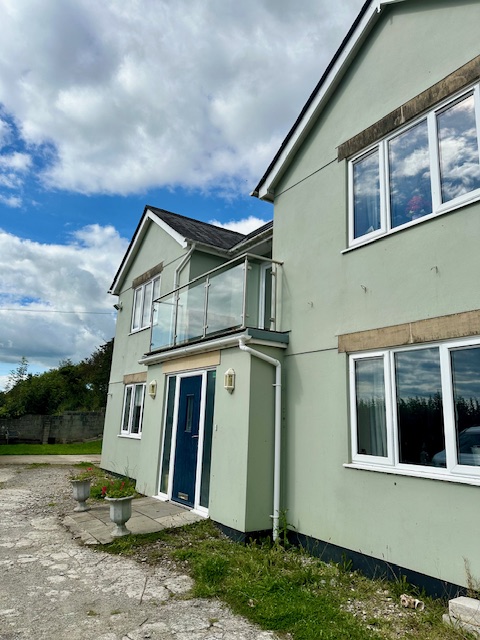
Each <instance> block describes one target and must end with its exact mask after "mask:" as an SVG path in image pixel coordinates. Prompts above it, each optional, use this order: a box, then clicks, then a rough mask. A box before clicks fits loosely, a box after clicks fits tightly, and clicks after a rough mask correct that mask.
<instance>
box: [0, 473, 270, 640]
mask: <svg viewBox="0 0 480 640" xmlns="http://www.w3.org/2000/svg"><path fill="white" fill-rule="evenodd" d="M68 472H69V469H68V467H57V466H51V467H48V466H47V467H34V468H32V467H28V466H15V465H12V464H8V465H7V466H2V464H1V463H0V513H1V523H0V576H1V580H0V640H27V639H28V640H57V639H58V640H67V639H68V640H144V639H147V638H149V639H151V640H273V639H274V638H275V636H274V635H273V634H272V633H270V632H262V631H259V630H258V629H256V628H255V627H254V626H252V625H251V624H249V623H247V622H246V621H245V620H243V619H242V618H240V617H238V616H234V615H233V614H232V613H231V612H230V611H229V610H228V609H227V608H226V607H225V606H224V605H223V604H221V603H219V602H217V601H215V600H199V599H193V598H188V597H186V595H187V594H188V591H189V589H190V587H191V584H192V583H191V579H190V578H189V577H188V576H186V575H182V574H180V573H178V572H177V570H176V569H175V568H174V567H173V566H172V565H169V564H167V563H166V562H165V563H163V564H161V565H155V566H150V565H147V564H142V563H138V562H135V561H134V560H130V559H127V558H124V557H122V556H112V555H109V554H107V553H104V552H101V551H97V550H96V549H95V547H90V546H84V545H82V544H79V543H78V541H75V540H73V539H72V535H71V534H70V533H69V532H68V531H67V530H66V529H65V528H64V527H63V526H62V525H61V523H60V516H61V514H62V512H65V511H70V510H71V509H72V508H73V501H72V498H71V490H70V486H69V483H68Z"/></svg>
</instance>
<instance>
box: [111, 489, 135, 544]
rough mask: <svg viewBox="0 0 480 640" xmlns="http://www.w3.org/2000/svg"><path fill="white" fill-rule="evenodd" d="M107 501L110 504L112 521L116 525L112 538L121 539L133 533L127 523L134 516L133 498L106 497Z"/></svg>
mask: <svg viewBox="0 0 480 640" xmlns="http://www.w3.org/2000/svg"><path fill="white" fill-rule="evenodd" d="M105 500H108V502H109V503H110V520H111V521H112V522H113V523H115V529H114V530H113V531H112V533H111V535H112V538H120V537H121V536H126V535H128V534H129V533H131V531H129V530H128V529H127V527H126V526H125V523H126V522H127V521H128V520H129V519H130V517H131V515H132V500H133V496H127V497H125V498H109V497H108V496H105Z"/></svg>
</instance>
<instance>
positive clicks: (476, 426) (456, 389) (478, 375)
mask: <svg viewBox="0 0 480 640" xmlns="http://www.w3.org/2000/svg"><path fill="white" fill-rule="evenodd" d="M451 361H452V377H453V397H454V401H455V429H456V438H457V461H458V464H468V465H473V466H476V467H478V466H480V347H471V348H469V349H458V350H455V351H452V352H451Z"/></svg>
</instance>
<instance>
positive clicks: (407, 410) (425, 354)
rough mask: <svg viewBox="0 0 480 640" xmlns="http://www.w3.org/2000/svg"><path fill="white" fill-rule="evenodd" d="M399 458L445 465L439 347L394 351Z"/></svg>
mask: <svg viewBox="0 0 480 640" xmlns="http://www.w3.org/2000/svg"><path fill="white" fill-rule="evenodd" d="M395 373H396V389H397V416H398V441H399V447H400V462H403V463H406V464H419V465H432V464H435V465H436V466H440V467H445V466H446V465H445V461H442V460H439V459H438V458H436V459H435V460H432V458H433V457H434V456H435V454H437V453H438V452H441V451H442V450H444V449H445V435H444V430H443V407H442V385H441V379H440V354H439V351H438V349H437V348H432V349H419V350H418V351H404V352H401V353H396V354H395Z"/></svg>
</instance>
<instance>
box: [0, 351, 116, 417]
mask: <svg viewBox="0 0 480 640" xmlns="http://www.w3.org/2000/svg"><path fill="white" fill-rule="evenodd" d="M112 353H113V339H112V340H110V341H109V342H107V343H106V344H104V345H102V346H101V347H99V348H98V349H97V350H96V351H94V353H93V354H92V355H91V356H90V357H89V358H86V359H85V360H82V362H80V363H79V364H73V362H72V361H71V360H62V361H61V362H59V366H58V368H57V369H51V370H50V371H46V372H45V373H42V374H37V375H31V374H29V373H28V361H27V359H26V358H22V360H21V362H20V364H19V366H18V367H17V369H15V370H14V371H12V372H11V373H10V376H9V379H8V385H7V390H6V391H5V392H4V393H2V394H0V416H3V417H7V418H16V417H20V416H23V415H26V414H29V413H31V414H41V415H53V414H59V413H63V412H64V411H96V410H98V409H101V408H103V407H104V406H105V405H106V402H107V392H108V381H109V377H110V366H111V361H112Z"/></svg>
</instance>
